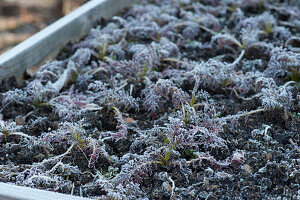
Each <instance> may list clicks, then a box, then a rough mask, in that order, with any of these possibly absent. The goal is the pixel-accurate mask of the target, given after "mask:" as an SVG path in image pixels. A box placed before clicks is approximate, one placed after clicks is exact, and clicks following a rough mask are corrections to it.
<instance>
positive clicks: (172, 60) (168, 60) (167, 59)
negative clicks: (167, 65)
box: [161, 58, 189, 65]
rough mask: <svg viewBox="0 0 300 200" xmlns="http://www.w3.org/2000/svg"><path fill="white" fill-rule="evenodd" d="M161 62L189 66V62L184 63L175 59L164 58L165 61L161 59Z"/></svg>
mask: <svg viewBox="0 0 300 200" xmlns="http://www.w3.org/2000/svg"><path fill="white" fill-rule="evenodd" d="M161 61H163V62H177V63H180V64H183V65H189V63H188V62H184V61H182V60H178V59H175V58H163V59H161Z"/></svg>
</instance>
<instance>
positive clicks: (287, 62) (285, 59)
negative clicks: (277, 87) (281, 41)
mask: <svg viewBox="0 0 300 200" xmlns="http://www.w3.org/2000/svg"><path fill="white" fill-rule="evenodd" d="M270 54H271V58H270V60H269V64H268V68H267V69H266V70H265V72H264V73H265V74H266V75H267V76H268V77H272V78H275V80H276V78H277V77H282V76H284V75H286V73H287V72H289V71H292V68H295V69H297V70H298V71H299V69H300V54H299V53H293V52H291V51H286V50H285V49H282V48H279V47H276V48H274V49H273V50H272V51H271V53H270Z"/></svg>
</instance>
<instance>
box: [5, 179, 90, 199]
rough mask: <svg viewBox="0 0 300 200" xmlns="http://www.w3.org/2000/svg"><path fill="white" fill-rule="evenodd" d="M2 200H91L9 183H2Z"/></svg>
mask: <svg viewBox="0 0 300 200" xmlns="http://www.w3.org/2000/svg"><path fill="white" fill-rule="evenodd" d="M0 199H1V200H91V199H89V198H83V197H76V196H71V195H66V194H60V193H57V192H50V191H44V190H38V189H33V188H27V187H21V186H16V185H12V184H7V183H0Z"/></svg>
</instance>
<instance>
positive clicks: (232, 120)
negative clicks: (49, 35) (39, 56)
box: [0, 0, 300, 200]
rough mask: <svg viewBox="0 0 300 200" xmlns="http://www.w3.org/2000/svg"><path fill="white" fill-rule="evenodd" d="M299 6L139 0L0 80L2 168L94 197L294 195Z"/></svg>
mask: <svg viewBox="0 0 300 200" xmlns="http://www.w3.org/2000/svg"><path fill="white" fill-rule="evenodd" d="M297 5H299V1H296V0H289V1H280V0H274V1H260V0H259V1H249V0H239V1H230V0H224V1H211V0H203V1H198V0H143V1H141V5H134V6H133V7H131V8H130V9H129V10H127V11H126V12H124V13H123V14H121V13H120V15H118V16H116V17H113V18H111V20H109V21H104V22H102V23H101V26H97V27H96V28H93V29H91V31H90V32H89V34H88V35H87V37H85V38H82V40H80V41H79V42H78V43H71V44H68V45H67V47H66V48H65V49H64V50H63V51H62V52H60V54H59V55H58V56H57V57H56V60H54V61H51V62H47V63H45V64H44V65H42V66H41V67H40V69H39V71H38V72H37V73H36V75H35V76H34V77H32V78H28V79H25V80H24V81H23V82H14V79H8V80H6V81H2V82H1V87H0V90H1V93H0V102H1V104H0V106H1V107H0V108H1V118H0V128H1V129H0V145H1V148H0V162H1V163H3V165H0V178H1V180H3V181H4V182H11V183H16V184H17V185H23V186H30V187H33V188H38V189H45V190H51V191H53V190H54V191H57V192H60V193H66V194H74V195H77V196H83V197H88V198H94V199H126V200H127V199H130V200H131V199H132V200H134V199H140V200H146V199H158V200H165V199H191V200H192V199H300V195H299V194H300V193H299V192H300V182H299V180H300V165H299V163H300V160H299V153H300V149H299V143H300V135H299V130H300V94H299V88H300V72H299V70H300V53H299V44H300V35H299V33H300V29H299V28H300V26H299V22H300V10H299V7H297Z"/></svg>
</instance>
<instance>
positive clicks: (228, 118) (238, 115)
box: [217, 108, 266, 121]
mask: <svg viewBox="0 0 300 200" xmlns="http://www.w3.org/2000/svg"><path fill="white" fill-rule="evenodd" d="M263 111H266V109H265V108H261V109H257V110H252V111H250V112H247V113H242V114H236V115H230V116H227V117H222V118H218V119H217V120H218V121H220V120H230V119H233V118H240V117H244V116H247V115H252V114H255V113H259V112H263Z"/></svg>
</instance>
